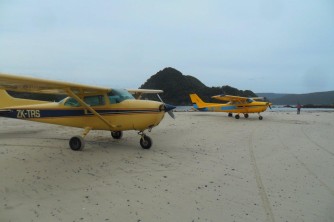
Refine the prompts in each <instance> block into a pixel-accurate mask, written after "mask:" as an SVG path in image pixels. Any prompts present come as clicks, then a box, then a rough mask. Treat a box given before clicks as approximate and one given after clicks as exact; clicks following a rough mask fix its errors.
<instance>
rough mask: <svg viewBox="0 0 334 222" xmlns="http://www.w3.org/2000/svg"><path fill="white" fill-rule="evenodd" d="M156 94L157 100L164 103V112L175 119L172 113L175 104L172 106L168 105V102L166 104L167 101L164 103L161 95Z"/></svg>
mask: <svg viewBox="0 0 334 222" xmlns="http://www.w3.org/2000/svg"><path fill="white" fill-rule="evenodd" d="M157 96H158V98H159V100H160V101H161V102H162V103H163V104H164V106H165V112H167V113H168V114H169V115H170V117H172V118H173V119H175V115H174V113H173V109H175V108H176V106H173V105H169V104H167V103H164V101H162V99H161V97H160V96H159V94H157Z"/></svg>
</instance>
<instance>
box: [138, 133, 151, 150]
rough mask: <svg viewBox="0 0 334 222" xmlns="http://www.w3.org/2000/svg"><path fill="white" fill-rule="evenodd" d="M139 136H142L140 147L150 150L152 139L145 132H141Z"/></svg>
mask: <svg viewBox="0 0 334 222" xmlns="http://www.w3.org/2000/svg"><path fill="white" fill-rule="evenodd" d="M138 134H139V135H141V138H140V146H141V147H142V148H143V149H150V148H151V146H152V139H151V138H150V137H149V136H147V135H146V134H145V133H144V132H139V133H138Z"/></svg>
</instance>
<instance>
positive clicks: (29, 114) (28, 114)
mask: <svg viewBox="0 0 334 222" xmlns="http://www.w3.org/2000/svg"><path fill="white" fill-rule="evenodd" d="M39 117H41V114H40V111H39V110H34V109H32V110H29V109H22V110H17V118H19V119H24V118H39Z"/></svg>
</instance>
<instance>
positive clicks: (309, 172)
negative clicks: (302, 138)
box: [276, 133, 334, 196]
mask: <svg viewBox="0 0 334 222" xmlns="http://www.w3.org/2000/svg"><path fill="white" fill-rule="evenodd" d="M276 135H277V136H278V138H279V140H280V143H281V144H282V146H283V148H284V149H285V150H287V151H290V148H289V146H288V145H287V144H286V143H285V142H284V140H283V139H282V137H281V136H280V135H279V134H278V133H277V134H276ZM306 137H307V136H306ZM319 147H320V146H319ZM320 148H321V147H320ZM291 156H293V157H294V158H295V159H296V160H297V161H298V162H299V163H300V164H301V165H302V166H303V167H304V169H305V170H306V171H307V172H308V174H310V175H312V176H313V177H314V178H315V179H316V180H318V182H319V183H320V184H321V186H323V187H325V189H326V190H327V191H328V192H329V193H330V194H331V195H332V196H334V190H333V189H332V188H331V187H330V186H328V185H327V184H326V183H325V182H324V181H322V180H321V179H320V178H319V177H318V175H317V174H316V173H314V172H313V171H312V170H311V169H310V168H309V167H308V166H307V164H306V163H304V162H303V161H301V160H300V159H299V158H298V156H296V155H295V154H292V153H291Z"/></svg>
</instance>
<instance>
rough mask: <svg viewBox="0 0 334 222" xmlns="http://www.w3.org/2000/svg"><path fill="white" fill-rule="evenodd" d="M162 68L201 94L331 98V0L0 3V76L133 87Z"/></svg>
mask: <svg viewBox="0 0 334 222" xmlns="http://www.w3.org/2000/svg"><path fill="white" fill-rule="evenodd" d="M165 67H173V68H175V69H177V70H179V71H180V72H182V73H183V74H185V75H192V76H194V77H196V78H198V79H199V80H200V81H202V82H203V83H204V84H206V85H207V86H223V85H230V86H233V87H236V88H238V89H243V90H245V89H250V90H252V91H254V92H276V93H308V92H316V91H317V92H318V91H329V90H334V1H333V0H252V1H250V0H234V1H231V0H226V1H225V0H216V1H214V0H212V1H210V0H207V1H197V0H189V1H188V0H187V1H186V0H184V1H182V0H169V1H159V0H146V1H145V0H142V1H139V0H138V1H135V0H133V1H129V0H122V1H113V0H94V1H83V0H67V1H48V0H29V1H26V0H0V72H5V73H12V74H23V75H29V76H35V77H42V78H47V79H56V80H62V81H70V82H78V83H84V84H93V85H99V86H109V87H121V88H138V87H140V85H141V84H143V83H144V82H145V81H146V80H147V79H148V78H149V77H150V76H151V75H153V74H155V73H156V72H158V71H160V70H162V69H163V68H165ZM176 84H177V83H176Z"/></svg>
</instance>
